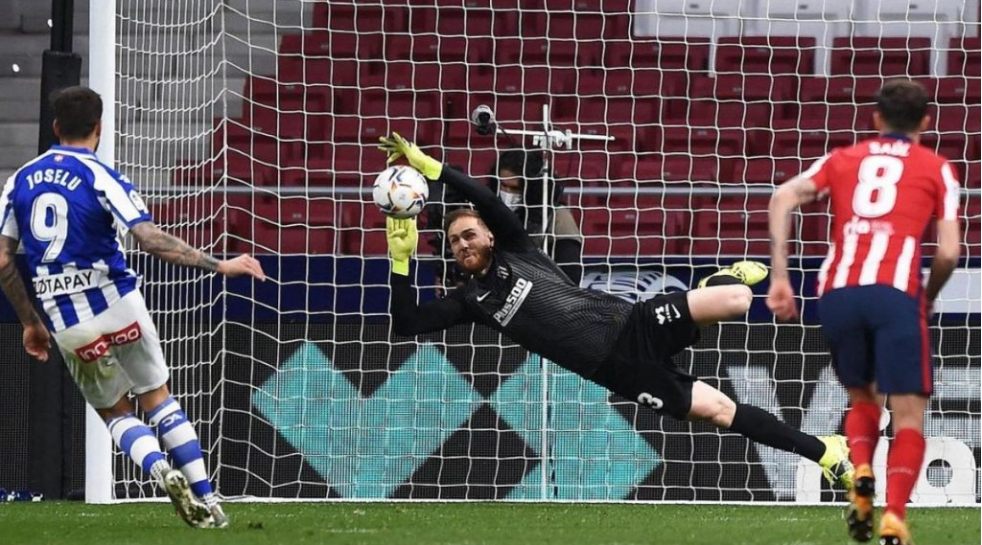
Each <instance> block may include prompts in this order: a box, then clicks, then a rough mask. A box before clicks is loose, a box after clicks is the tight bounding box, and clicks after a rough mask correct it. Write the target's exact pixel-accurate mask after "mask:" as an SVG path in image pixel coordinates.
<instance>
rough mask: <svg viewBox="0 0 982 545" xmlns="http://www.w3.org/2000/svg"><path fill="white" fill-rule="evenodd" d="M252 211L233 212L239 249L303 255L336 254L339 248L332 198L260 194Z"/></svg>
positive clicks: (233, 225) (233, 230) (235, 246)
mask: <svg viewBox="0 0 982 545" xmlns="http://www.w3.org/2000/svg"><path fill="white" fill-rule="evenodd" d="M249 204H251V205H252V208H251V210H252V213H251V214H250V213H249V212H246V211H235V212H230V215H232V216H236V219H235V220H234V222H233V224H232V234H233V235H235V238H234V240H236V242H235V244H234V248H235V251H236V252H240V253H241V252H245V253H277V254H300V255H327V254H334V253H336V252H337V249H338V232H337V227H336V222H335V207H336V206H337V204H336V203H335V201H334V200H332V199H307V198H306V197H282V198H279V199H273V198H264V197H263V198H257V199H254V200H253V202H252V203H249Z"/></svg>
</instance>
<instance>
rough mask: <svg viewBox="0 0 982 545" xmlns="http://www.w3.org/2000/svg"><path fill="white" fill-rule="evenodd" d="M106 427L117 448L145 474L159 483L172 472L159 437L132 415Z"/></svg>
mask: <svg viewBox="0 0 982 545" xmlns="http://www.w3.org/2000/svg"><path fill="white" fill-rule="evenodd" d="M106 425H107V426H108V427H109V434H110V435H112V436H113V441H115V442H116V446H118V447H119V449H120V450H122V451H123V452H125V453H126V455H127V456H129V457H130V458H132V459H133V461H134V462H136V465H138V466H140V467H141V468H143V472H144V473H146V474H147V475H151V476H153V478H154V479H155V480H157V481H159V480H160V479H161V477H162V476H163V474H164V473H165V472H167V471H168V470H170V464H168V463H167V459H166V458H165V457H164V453H163V452H161V450H160V443H159V442H158V441H157V437H156V436H155V435H154V434H153V431H151V430H150V428H148V427H147V425H146V424H144V423H143V421H142V420H140V419H139V418H137V417H136V416H134V415H133V414H132V413H130V414H127V415H124V416H117V417H116V418H113V419H111V420H108V421H107V422H106Z"/></svg>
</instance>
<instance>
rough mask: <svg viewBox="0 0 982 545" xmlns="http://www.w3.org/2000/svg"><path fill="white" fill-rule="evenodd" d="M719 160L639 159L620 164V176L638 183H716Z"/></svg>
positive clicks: (681, 158) (690, 158)
mask: <svg viewBox="0 0 982 545" xmlns="http://www.w3.org/2000/svg"><path fill="white" fill-rule="evenodd" d="M719 169H720V162H719V161H717V160H716V159H714V158H700V159H694V158H692V157H677V156H676V157H668V158H665V159H663V160H653V159H648V160H641V161H638V162H636V163H634V162H625V163H624V164H623V165H621V178H622V179H625V180H631V179H633V180H637V181H638V183H656V184H660V183H669V184H670V183H672V182H690V183H714V184H715V183H716V182H718V181H719V178H720V172H719Z"/></svg>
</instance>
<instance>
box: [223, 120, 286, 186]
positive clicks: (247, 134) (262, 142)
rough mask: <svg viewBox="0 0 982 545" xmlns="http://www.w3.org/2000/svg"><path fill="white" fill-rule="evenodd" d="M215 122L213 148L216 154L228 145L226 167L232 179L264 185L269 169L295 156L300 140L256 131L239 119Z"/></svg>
mask: <svg viewBox="0 0 982 545" xmlns="http://www.w3.org/2000/svg"><path fill="white" fill-rule="evenodd" d="M216 124H217V125H218V126H217V130H216V131H215V134H214V149H215V151H216V153H218V152H220V151H221V150H222V149H223V147H224V146H225V145H226V144H227V149H226V157H225V161H226V167H225V170H226V174H228V176H229V177H230V178H233V179H235V180H239V181H246V182H251V183H253V184H256V185H263V184H265V183H266V180H267V179H268V175H269V171H270V169H272V168H275V167H276V166H278V165H281V164H286V163H287V162H288V161H289V160H290V159H292V158H293V157H295V156H296V155H297V146H298V145H299V139H293V140H290V139H280V138H277V137H275V136H274V135H272V134H268V133H262V132H259V131H258V130H257V129H256V128H255V127H252V126H247V125H246V124H245V123H244V121H243V120H241V119H238V120H228V121H225V122H223V121H221V120H217V123H216Z"/></svg>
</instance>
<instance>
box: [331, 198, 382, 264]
mask: <svg viewBox="0 0 982 545" xmlns="http://www.w3.org/2000/svg"><path fill="white" fill-rule="evenodd" d="M340 206H341V214H342V215H341V251H342V252H343V253H345V254H349V255H366V256H369V255H386V254H388V252H389V246H388V243H387V242H386V241H385V216H384V215H382V212H381V211H380V210H379V209H378V207H377V206H375V204H374V203H370V202H363V201H357V200H352V201H348V200H346V201H343V202H341V203H340Z"/></svg>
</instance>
